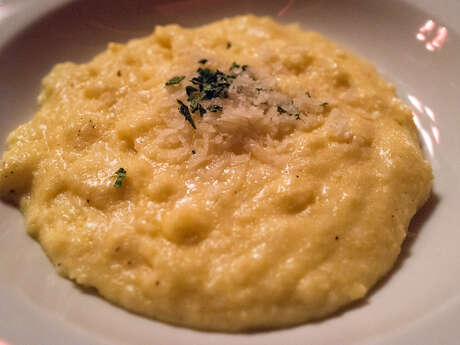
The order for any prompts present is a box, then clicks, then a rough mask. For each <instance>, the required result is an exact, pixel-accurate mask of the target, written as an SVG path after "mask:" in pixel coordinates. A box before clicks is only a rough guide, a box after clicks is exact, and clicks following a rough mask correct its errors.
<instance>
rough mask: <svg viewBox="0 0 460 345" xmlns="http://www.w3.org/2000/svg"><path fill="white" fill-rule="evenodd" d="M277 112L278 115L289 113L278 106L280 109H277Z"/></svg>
mask: <svg viewBox="0 0 460 345" xmlns="http://www.w3.org/2000/svg"><path fill="white" fill-rule="evenodd" d="M276 110H278V113H280V114H284V113H287V111H286V110H284V109H283V108H281V107H280V106H278V107H277V108H276Z"/></svg>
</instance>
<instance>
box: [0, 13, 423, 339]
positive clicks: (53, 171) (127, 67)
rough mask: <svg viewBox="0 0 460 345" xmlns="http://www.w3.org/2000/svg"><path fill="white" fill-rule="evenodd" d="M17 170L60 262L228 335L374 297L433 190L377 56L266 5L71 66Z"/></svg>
mask: <svg viewBox="0 0 460 345" xmlns="http://www.w3.org/2000/svg"><path fill="white" fill-rule="evenodd" d="M0 177H1V178H0V190H1V195H2V197H3V199H10V200H13V201H15V202H17V203H18V204H19V206H20V208H21V210H22V212H23V213H24V216H25V219H26V225H27V229H28V231H29V233H30V234H31V235H32V236H34V237H35V238H37V239H38V241H39V242H40V244H41V245H42V247H43V249H44V250H45V252H46V254H47V255H48V257H49V258H50V260H51V262H52V263H53V264H54V265H55V267H56V269H57V271H58V272H59V273H60V274H61V275H63V276H65V277H68V278H69V279H72V280H74V281H75V282H77V283H78V284H81V285H84V286H90V287H95V288H96V289H97V290H98V292H99V293H100V294H101V295H102V296H104V297H105V298H107V299H108V300H110V301H112V302H114V303H116V304H118V305H121V306H123V307H125V308H127V309H129V310H131V311H134V312H137V313H140V314H143V315H146V316H149V317H152V318H155V319H158V320H163V321H167V322H171V323H174V324H179V325H185V326H189V327H194V328H200V329H207V330H219V331H241V330H250V329H261V328H275V327H282V326H287V325H292V324H298V323H301V322H305V321H308V320H312V319H317V318H322V317H324V316H327V315H329V314H331V313H333V312H334V311H336V310H337V309H339V308H341V307H343V306H345V305H347V304H349V303H350V302H352V301H355V300H357V299H360V298H362V297H363V296H365V295H366V293H367V292H368V291H369V289H370V288H371V287H372V286H373V285H374V284H375V283H376V281H377V280H378V279H379V278H381V277H382V276H383V275H385V274H386V273H387V272H388V271H389V270H390V269H391V267H392V265H393V264H394V262H395V260H396V258H397V257H398V254H399V252H400V248H401V244H402V242H403V241H404V238H405V236H406V233H407V229H408V225H409V222H410V220H411V218H412V217H413V216H414V214H415V212H416V211H417V209H418V208H419V207H420V206H421V205H422V204H423V203H424V202H425V201H426V200H427V198H428V196H429V193H430V190H431V184H432V172H431V168H430V166H429V164H428V163H427V162H426V161H425V159H424V157H423V154H422V152H421V149H420V146H419V140H418V136H417V131H416V128H415V126H414V123H413V121H412V116H411V112H410V111H409V110H408V108H407V107H406V106H405V105H404V104H403V103H402V101H401V100H400V99H398V98H397V97H396V95H395V90H394V88H393V86H392V85H390V84H389V83H387V82H386V81H384V80H383V79H382V78H381V77H380V76H379V74H378V73H377V72H376V70H375V68H374V67H373V66H372V65H370V64H369V63H367V62H365V61H362V60H360V59H359V58H357V57H355V56H354V55H353V54H351V53H349V52H348V51H346V50H345V49H343V48H342V47H340V46H338V45H337V44H335V43H333V42H331V41H329V40H327V39H326V38H324V37H323V36H321V35H320V34H318V33H314V32H305V31H302V30H301V29H300V28H299V27H298V26H297V25H288V26H282V25H279V24H277V23H275V22H274V21H273V20H271V19H269V18H258V17H255V16H240V17H235V18H230V19H224V20H221V21H218V22H215V23H211V24H209V25H206V26H202V27H198V28H194V29H185V28H182V27H180V26H178V25H167V26H158V27H156V28H155V31H154V33H153V34H152V35H151V36H148V37H145V38H141V39H135V40H132V41H130V42H128V43H127V44H124V45H123V44H115V43H111V44H109V46H108V48H107V50H106V51H104V52H102V53H101V54H100V55H98V56H96V57H95V58H94V59H93V60H92V61H90V62H89V63H87V64H81V65H77V64H74V63H62V64H58V65H57V66H55V67H54V68H53V70H52V71H51V73H50V74H49V75H48V76H46V77H45V78H44V80H43V87H42V91H41V93H40V96H39V110H38V112H37V114H36V115H35V116H34V117H33V118H32V119H31V120H30V122H28V123H26V124H24V125H21V126H20V127H19V128H17V129H16V130H14V131H13V132H12V133H11V134H10V135H9V137H8V151H6V152H5V153H4V155H3V161H2V163H1V168H0Z"/></svg>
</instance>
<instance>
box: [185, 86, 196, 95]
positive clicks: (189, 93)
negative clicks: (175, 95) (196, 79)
mask: <svg viewBox="0 0 460 345" xmlns="http://www.w3.org/2000/svg"><path fill="white" fill-rule="evenodd" d="M196 91H198V89H196V88H194V87H193V86H190V85H189V86H186V87H185V92H186V93H187V96H189V97H190V96H191V95H192V93H194V92H196Z"/></svg>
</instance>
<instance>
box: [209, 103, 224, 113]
mask: <svg viewBox="0 0 460 345" xmlns="http://www.w3.org/2000/svg"><path fill="white" fill-rule="evenodd" d="M222 109H223V108H222V107H221V106H220V105H217V104H213V105H210V106H209V107H208V110H209V111H210V112H211V113H216V112H218V111H222Z"/></svg>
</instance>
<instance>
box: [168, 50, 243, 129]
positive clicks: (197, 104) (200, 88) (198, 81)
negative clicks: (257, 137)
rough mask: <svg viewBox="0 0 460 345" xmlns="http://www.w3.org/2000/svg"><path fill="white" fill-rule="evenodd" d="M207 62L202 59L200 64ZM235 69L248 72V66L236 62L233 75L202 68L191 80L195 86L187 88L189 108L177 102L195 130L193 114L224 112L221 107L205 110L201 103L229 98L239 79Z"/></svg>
mask: <svg viewBox="0 0 460 345" xmlns="http://www.w3.org/2000/svg"><path fill="white" fill-rule="evenodd" d="M207 61H208V60H207V59H201V60H199V61H198V62H199V63H201V64H205V63H206V62H207ZM235 68H238V69H239V68H241V70H242V71H246V69H247V68H248V65H243V66H240V65H238V64H237V63H236V62H234V63H233V64H232V66H231V67H230V69H229V71H230V72H232V73H231V74H225V73H222V72H221V71H219V70H215V71H213V70H211V69H209V68H201V67H199V68H198V69H197V70H196V71H197V73H198V75H197V76H195V77H193V78H192V79H191V80H190V82H191V83H192V84H193V86H191V85H187V86H186V87H185V92H186V94H187V101H188V102H189V106H187V105H185V104H184V103H183V102H182V101H180V100H177V102H178V103H179V105H180V107H179V112H180V113H181V114H182V115H183V116H184V117H185V119H186V120H187V121H188V122H190V124H191V125H192V127H193V128H195V129H196V126H195V123H194V121H193V118H192V114H194V113H195V112H196V111H199V113H200V116H203V115H204V114H206V112H207V111H210V112H217V111H221V110H222V107H221V106H219V105H210V106H209V107H208V108H207V109H205V107H204V106H203V105H202V104H201V102H202V101H204V100H211V99H214V98H227V97H228V88H229V87H230V85H231V84H232V82H233V80H234V79H235V78H236V77H237V75H236V74H235V73H233V69H235ZM240 73H241V72H239V73H238V74H240ZM175 78H181V79H180V80H182V79H183V78H182V77H175ZM173 79H174V78H173ZM180 80H179V82H180ZM175 82H176V80H175ZM189 107H190V108H189Z"/></svg>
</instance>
